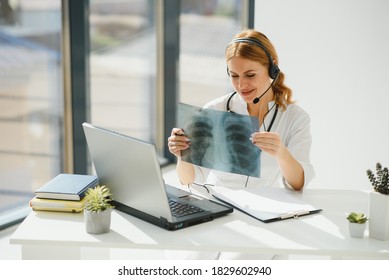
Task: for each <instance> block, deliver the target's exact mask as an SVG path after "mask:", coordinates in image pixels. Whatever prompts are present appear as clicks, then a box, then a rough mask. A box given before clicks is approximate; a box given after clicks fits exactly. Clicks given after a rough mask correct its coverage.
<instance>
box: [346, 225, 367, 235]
mask: <svg viewBox="0 0 389 280" xmlns="http://www.w3.org/2000/svg"><path fill="white" fill-rule="evenodd" d="M348 229H349V232H350V236H351V237H356V238H363V235H364V233H365V229H366V223H363V224H358V223H350V222H349V223H348Z"/></svg>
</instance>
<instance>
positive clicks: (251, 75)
mask: <svg viewBox="0 0 389 280" xmlns="http://www.w3.org/2000/svg"><path fill="white" fill-rule="evenodd" d="M254 76H255V74H247V77H248V78H253V77H254Z"/></svg>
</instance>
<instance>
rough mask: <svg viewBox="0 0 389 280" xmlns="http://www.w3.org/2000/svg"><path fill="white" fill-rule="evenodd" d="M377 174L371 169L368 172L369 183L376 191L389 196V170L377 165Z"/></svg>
mask: <svg viewBox="0 0 389 280" xmlns="http://www.w3.org/2000/svg"><path fill="white" fill-rule="evenodd" d="M376 171H377V172H376V174H374V173H373V171H371V170H370V169H368V170H367V171H366V173H367V177H368V178H369V181H370V182H371V184H372V185H373V187H374V190H375V191H377V192H379V193H382V194H389V171H388V168H387V167H385V168H382V165H381V163H379V162H377V164H376Z"/></svg>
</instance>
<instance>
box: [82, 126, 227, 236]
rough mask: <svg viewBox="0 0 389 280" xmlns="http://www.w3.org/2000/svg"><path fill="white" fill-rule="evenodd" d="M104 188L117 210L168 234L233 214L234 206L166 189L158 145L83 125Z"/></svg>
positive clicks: (174, 189)
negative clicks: (167, 231)
mask: <svg viewBox="0 0 389 280" xmlns="http://www.w3.org/2000/svg"><path fill="white" fill-rule="evenodd" d="M82 126H83V129H84V133H85V137H86V140H87V144H88V148H89V152H90V154H91V157H92V161H93V164H94V167H95V170H96V175H97V177H98V179H99V183H100V185H106V186H108V187H109V188H110V189H111V191H112V195H113V200H114V201H113V202H114V204H115V208H116V209H117V210H120V211H122V212H125V213H128V214H130V215H133V216H135V217H137V218H139V219H142V220H144V221H147V222H149V223H152V224H154V225H157V226H159V227H162V228H164V229H167V230H177V229H182V228H186V227H189V226H193V225H197V224H200V223H204V222H208V221H212V220H213V219H215V218H218V217H221V216H224V215H227V214H228V213H231V212H233V207H230V206H227V205H224V204H222V203H218V202H216V201H213V200H210V199H206V198H203V197H199V196H195V195H192V194H191V193H190V192H186V191H184V190H181V189H178V188H176V187H174V186H170V185H168V184H165V182H164V180H163V177H162V172H161V169H160V165H159V161H158V155H157V151H156V149H155V145H154V144H151V143H148V142H145V141H142V140H139V139H136V138H133V137H130V136H127V135H123V134H120V133H117V132H114V131H110V130H108V129H105V128H101V127H97V126H94V125H92V124H90V123H83V124H82Z"/></svg>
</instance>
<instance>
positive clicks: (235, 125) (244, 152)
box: [178, 103, 260, 177]
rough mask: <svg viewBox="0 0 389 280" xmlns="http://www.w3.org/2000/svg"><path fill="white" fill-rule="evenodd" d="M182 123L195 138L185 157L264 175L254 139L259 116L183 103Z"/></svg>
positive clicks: (227, 169) (218, 167)
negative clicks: (251, 137) (254, 116)
mask: <svg viewBox="0 0 389 280" xmlns="http://www.w3.org/2000/svg"><path fill="white" fill-rule="evenodd" d="M178 111H179V115H178V126H179V127H182V128H184V131H185V134H186V135H187V137H188V138H189V139H190V141H191V145H190V148H189V149H187V150H184V151H183V152H182V154H181V156H182V160H184V161H187V162H190V163H193V164H196V165H199V166H203V167H207V168H210V169H216V170H220V171H225V172H231V173H237V174H243V175H248V176H254V177H260V150H259V149H258V147H256V146H255V145H254V144H253V143H251V141H250V139H249V138H250V136H251V134H252V133H253V132H254V131H255V130H257V129H258V119H257V118H253V117H250V116H245V115H240V114H236V113H230V112H222V111H217V110H212V109H201V108H198V107H194V106H190V105H187V104H182V103H180V104H179V110H178Z"/></svg>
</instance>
